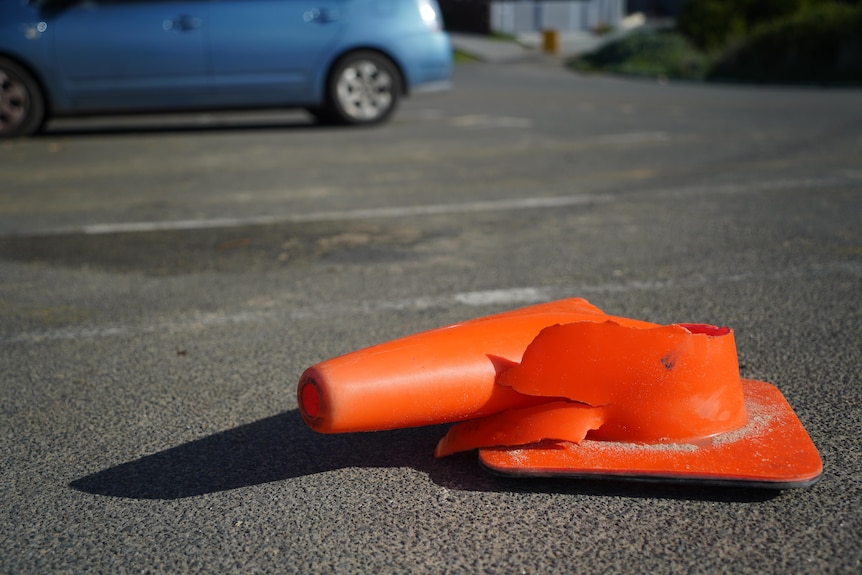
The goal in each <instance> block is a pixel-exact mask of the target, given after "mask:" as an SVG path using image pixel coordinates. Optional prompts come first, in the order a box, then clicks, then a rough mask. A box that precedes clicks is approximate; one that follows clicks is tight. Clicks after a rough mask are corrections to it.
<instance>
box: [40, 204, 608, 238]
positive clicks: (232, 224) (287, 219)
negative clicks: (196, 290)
mask: <svg viewBox="0 0 862 575" xmlns="http://www.w3.org/2000/svg"><path fill="white" fill-rule="evenodd" d="M608 200H609V199H608V198H606V197H601V196H589V195H572V196H548V197H538V198H515V199H508V200H490V201H484V202H465V203H460V204H431V205H424V206H393V207H387V208H360V209H355V210H332V211H322V212H311V213H307V214H289V215H281V216H272V215H267V216H252V217H247V218H211V219H201V220H175V221H152V222H118V223H106V224H92V225H88V226H83V227H82V228H78V233H84V234H87V235H101V234H121V233H133V232H157V231H183V230H200V229H214V228H236V227H242V226H255V225H267V224H285V223H309V222H332V221H345V220H370V219H378V218H380V219H391V218H407V217H414V216H435V215H446V214H465V213H474V212H492V211H516V210H529V209H541V208H558V207H565V206H577V205H584V204H590V203H598V202H603V201H608ZM70 231H72V230H65V232H66V233H68V232H70ZM55 233H56V232H55Z"/></svg>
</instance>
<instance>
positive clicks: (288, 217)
mask: <svg viewBox="0 0 862 575" xmlns="http://www.w3.org/2000/svg"><path fill="white" fill-rule="evenodd" d="M630 136H631V135H630ZM637 136H638V138H647V139H649V138H658V139H661V135H660V134H659V133H644V134H638V135H637ZM613 142H614V140H613V138H611V140H609V143H613ZM860 179H862V174H860V173H859V172H853V171H851V170H845V171H843V172H842V173H841V174H840V175H831V176H823V177H818V178H804V179H781V180H770V181H761V182H729V183H718V184H705V185H702V186H697V185H695V186H683V187H677V188H653V189H646V190H644V191H643V193H642V194H641V195H643V194H653V195H656V196H658V197H684V196H692V195H711V194H739V193H750V192H767V191H772V190H782V189H788V190H789V189H804V188H815V187H819V186H829V185H847V184H850V185H858V183H859V180H860ZM625 197H626V196H625V194H623V193H614V192H610V193H608V192H604V193H601V194H572V195H566V196H542V197H528V198H512V199H502V200H488V201H475V202H464V203H454V204H431V205H418V206H391V207H382V208H358V209H352V210H331V211H319V212H310V213H300V214H283V215H271V214H268V215H260V216H249V217H230V218H208V219H194V220H173V221H171V220H168V221H145V222H115V223H103V224H90V225H84V226H80V227H71V226H70V227H62V228H53V229H48V230H38V231H34V232H32V233H30V234H18V235H33V236H48V235H61V234H86V235H104V234H123V233H136V232H158V231H185V230H201V229H219V228H236V227H243V226H256V225H271V224H289V223H311V222H332V221H349V220H367V219H394V218H407V217H415V216H433V215H446V214H468V213H477V212H492V211H517V210H529V209H547V208H559V207H566V206H578V205H587V204H598V203H609V202H616V201H619V200H621V199H624V198H625Z"/></svg>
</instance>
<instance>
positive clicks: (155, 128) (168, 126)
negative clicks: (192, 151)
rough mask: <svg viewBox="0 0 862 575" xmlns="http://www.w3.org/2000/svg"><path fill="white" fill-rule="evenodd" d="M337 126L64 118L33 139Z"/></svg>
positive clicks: (290, 118) (281, 120) (299, 117)
mask: <svg viewBox="0 0 862 575" xmlns="http://www.w3.org/2000/svg"><path fill="white" fill-rule="evenodd" d="M335 128H339V126H334V125H327V124H321V123H316V122H315V121H314V120H313V119H312V118H311V116H304V115H303V114H293V115H286V116H285V117H273V118H256V117H254V116H250V117H248V118H246V117H242V116H236V115H233V116H230V117H220V116H218V115H213V116H212V117H211V116H207V115H204V116H194V115H178V116H176V117H175V116H171V115H158V116H153V117H149V116H147V115H141V116H127V117H122V118H117V119H114V120H113V121H112V119H111V117H92V118H86V119H79V118H64V119H60V120H57V121H55V122H52V123H50V124H48V126H47V127H46V128H45V130H43V131H42V132H40V133H39V134H36V136H35V137H36V138H57V137H86V136H134V135H145V134H184V133H202V132H241V131H250V132H264V131H284V130H300V129H302V130H328V129H335Z"/></svg>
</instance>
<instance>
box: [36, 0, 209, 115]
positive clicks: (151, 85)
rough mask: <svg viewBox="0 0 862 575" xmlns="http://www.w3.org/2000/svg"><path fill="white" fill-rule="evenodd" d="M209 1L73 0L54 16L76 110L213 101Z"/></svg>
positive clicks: (61, 64)
mask: <svg viewBox="0 0 862 575" xmlns="http://www.w3.org/2000/svg"><path fill="white" fill-rule="evenodd" d="M208 6H209V0H179V1H172V0H73V1H72V2H71V3H70V5H69V6H68V7H66V8H64V9H62V10H59V11H57V12H56V14H55V15H54V16H53V17H52V18H51V20H50V21H49V22H48V33H50V35H51V37H52V40H53V45H54V50H55V53H56V61H57V65H58V70H59V73H60V76H61V82H62V85H63V88H64V92H65V93H66V95H67V99H68V104H69V107H70V108H71V109H76V110H86V109H127V108H141V109H159V108H173V107H183V106H189V105H197V104H203V103H206V100H207V97H208V94H210V93H211V89H210V88H211V85H210V77H209V76H208V70H207V61H206V17H207V14H206V11H207V9H208Z"/></svg>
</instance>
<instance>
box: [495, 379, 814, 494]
mask: <svg viewBox="0 0 862 575" xmlns="http://www.w3.org/2000/svg"><path fill="white" fill-rule="evenodd" d="M742 389H743V393H744V395H745V407H746V410H747V411H748V424H747V425H746V426H745V427H743V428H741V429H737V430H735V431H732V432H730V433H724V434H720V435H716V436H714V437H710V438H706V439H704V440H703V441H702V442H700V443H697V444H694V443H685V444H683V443H666V444H635V443H621V442H614V441H590V440H584V441H582V442H581V443H580V444H575V443H568V442H543V443H540V444H536V445H533V446H528V447H520V448H511V447H505V448H504V447H495V448H487V449H480V450H479V461H480V463H481V464H482V466H484V467H485V468H486V469H488V470H489V471H491V472H492V473H496V474H500V475H509V476H529V477H574V478H584V479H599V478H605V479H614V480H625V479H628V480H638V481H655V482H686V483H697V484H716V485H739V486H746V487H766V488H774V489H785V488H789V487H807V486H809V485H813V484H814V483H816V482H817V480H818V479H819V478H820V475H821V474H822V473H823V463H822V462H821V460H820V455H819V454H818V453H817V448H816V447H815V446H814V443H813V442H812V441H811V438H810V437H809V436H808V433H807V432H806V431H805V428H804V427H803V426H802V423H801V422H800V421H799V418H798V417H796V414H795V413H794V412H793V409H792V408H791V407H790V404H788V403H787V400H785V399H784V396H783V395H782V394H781V392H780V391H779V390H778V388H776V387H775V386H774V385H772V384H769V383H766V382H763V381H753V380H746V379H744V380H742Z"/></svg>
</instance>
